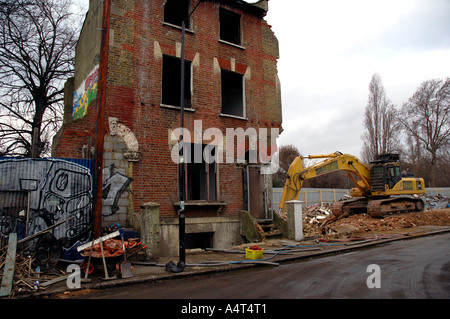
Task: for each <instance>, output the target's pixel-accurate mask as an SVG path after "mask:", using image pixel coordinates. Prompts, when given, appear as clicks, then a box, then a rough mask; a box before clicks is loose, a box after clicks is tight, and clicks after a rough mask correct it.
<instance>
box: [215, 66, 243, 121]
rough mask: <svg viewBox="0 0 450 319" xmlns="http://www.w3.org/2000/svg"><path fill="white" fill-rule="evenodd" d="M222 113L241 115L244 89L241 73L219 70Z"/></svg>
mask: <svg viewBox="0 0 450 319" xmlns="http://www.w3.org/2000/svg"><path fill="white" fill-rule="evenodd" d="M221 82H222V113H223V114H229V115H235V116H240V117H243V116H245V114H244V90H243V85H244V82H243V76H242V74H239V73H236V72H232V71H228V70H223V69H222V70H221Z"/></svg>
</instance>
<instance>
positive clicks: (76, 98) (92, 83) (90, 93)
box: [72, 65, 98, 120]
mask: <svg viewBox="0 0 450 319" xmlns="http://www.w3.org/2000/svg"><path fill="white" fill-rule="evenodd" d="M97 82H98V65H97V66H95V67H94V69H93V70H92V71H91V72H90V73H89V75H88V76H87V77H86V79H85V80H84V81H83V83H82V84H81V85H80V86H79V87H78V89H77V90H76V91H75V92H73V108H72V118H73V119H74V120H75V119H79V118H82V117H84V116H85V115H86V113H87V109H88V106H89V103H91V102H92V101H93V100H95V99H96V98H97Z"/></svg>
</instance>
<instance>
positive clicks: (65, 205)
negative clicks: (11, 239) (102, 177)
mask: <svg viewBox="0 0 450 319" xmlns="http://www.w3.org/2000/svg"><path fill="white" fill-rule="evenodd" d="M86 162H88V161H86ZM0 176H1V178H0V200H1V202H0V232H1V234H2V235H8V234H9V233H11V232H13V231H14V232H17V233H20V230H21V226H25V227H22V232H23V234H22V236H21V237H26V236H29V235H32V234H35V233H37V232H39V231H41V230H44V229H46V228H48V227H49V226H52V225H55V224H57V223H59V222H61V221H64V220H66V219H68V218H70V217H72V216H73V218H72V219H70V220H69V221H67V222H66V223H63V224H61V225H59V226H57V227H56V228H54V230H53V231H52V232H53V235H54V236H55V237H56V238H57V239H59V238H65V239H66V245H65V249H70V248H72V247H74V246H78V245H75V244H82V243H85V242H87V241H89V239H90V234H91V230H92V207H93V199H92V175H91V171H90V169H89V168H88V167H86V166H83V165H80V164H78V163H75V162H70V161H66V160H61V159H0ZM27 220H28V223H26V221H27ZM24 229H26V230H27V231H26V232H25V231H24Z"/></svg>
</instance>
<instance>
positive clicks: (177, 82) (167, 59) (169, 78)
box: [161, 55, 191, 107]
mask: <svg viewBox="0 0 450 319" xmlns="http://www.w3.org/2000/svg"><path fill="white" fill-rule="evenodd" d="M184 63H185V64H184V68H185V73H184V106H185V107H191V62H190V61H186V60H185V62H184ZM162 73H163V75H162V98H161V103H162V104H166V105H173V106H181V105H180V99H181V59H179V58H176V57H172V56H169V55H164V56H163V72H162Z"/></svg>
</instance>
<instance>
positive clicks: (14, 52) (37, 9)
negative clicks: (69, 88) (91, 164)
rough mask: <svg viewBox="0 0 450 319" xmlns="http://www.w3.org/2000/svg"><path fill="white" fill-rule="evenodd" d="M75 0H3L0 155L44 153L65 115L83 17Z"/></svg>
mask: <svg viewBox="0 0 450 319" xmlns="http://www.w3.org/2000/svg"><path fill="white" fill-rule="evenodd" d="M71 5H72V2H71V0H3V1H1V0H0V155H10V156H26V157H40V156H42V155H44V154H46V153H47V152H48V151H49V149H50V146H49V145H50V137H51V135H52V133H53V132H55V131H56V130H57V129H58V128H59V126H60V124H61V120H62V105H63V103H62V101H63V90H64V88H63V86H64V80H66V79H67V78H68V77H69V76H71V75H72V74H73V68H74V55H75V45H76V42H77V38H78V33H79V25H80V23H79V21H78V23H77V22H75V20H74V19H73V13H72V12H71V9H72V8H71Z"/></svg>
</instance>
